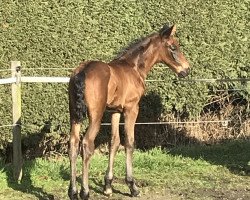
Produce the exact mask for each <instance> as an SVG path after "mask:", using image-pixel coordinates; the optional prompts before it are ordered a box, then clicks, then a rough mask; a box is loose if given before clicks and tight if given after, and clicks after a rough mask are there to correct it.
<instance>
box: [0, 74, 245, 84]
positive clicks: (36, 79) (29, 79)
mask: <svg viewBox="0 0 250 200" xmlns="http://www.w3.org/2000/svg"><path fill="white" fill-rule="evenodd" d="M69 79H70V78H69V77H46V76H21V82H23V83H68V82H69ZM16 81H17V79H16V78H4V79H0V84H10V83H15V82H16ZM165 81H166V80H154V79H147V80H146V82H165ZM171 81H180V82H206V83H214V82H249V81H250V78H235V79H172V80H171Z"/></svg>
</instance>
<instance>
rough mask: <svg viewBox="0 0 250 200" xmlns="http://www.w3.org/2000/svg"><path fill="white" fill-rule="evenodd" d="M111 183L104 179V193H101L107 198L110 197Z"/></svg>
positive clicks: (110, 180) (109, 180)
mask: <svg viewBox="0 0 250 200" xmlns="http://www.w3.org/2000/svg"><path fill="white" fill-rule="evenodd" d="M112 181H113V179H108V178H106V177H104V182H105V185H104V191H103V193H104V194H105V195H107V196H111V195H112V192H113V191H112V186H111V184H112Z"/></svg>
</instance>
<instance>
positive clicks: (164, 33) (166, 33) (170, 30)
mask: <svg viewBox="0 0 250 200" xmlns="http://www.w3.org/2000/svg"><path fill="white" fill-rule="evenodd" d="M175 32H176V25H173V26H171V27H169V26H167V25H165V26H163V28H162V29H161V30H160V35H161V37H162V38H169V37H170V36H173V35H174V34H175Z"/></svg>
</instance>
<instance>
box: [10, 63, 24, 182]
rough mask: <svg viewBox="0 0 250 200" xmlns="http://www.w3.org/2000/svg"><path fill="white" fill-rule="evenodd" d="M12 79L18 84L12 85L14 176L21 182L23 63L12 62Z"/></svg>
mask: <svg viewBox="0 0 250 200" xmlns="http://www.w3.org/2000/svg"><path fill="white" fill-rule="evenodd" d="M11 72H12V77H13V78H16V83H12V110H13V111H12V114H13V130H12V133H13V176H14V179H15V180H17V181H20V180H21V179H22V165H23V158H22V148H21V63H20V61H11Z"/></svg>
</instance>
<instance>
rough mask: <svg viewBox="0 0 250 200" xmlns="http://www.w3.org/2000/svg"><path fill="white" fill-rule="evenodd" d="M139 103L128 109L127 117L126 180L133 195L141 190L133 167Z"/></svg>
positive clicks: (125, 115)
mask: <svg viewBox="0 0 250 200" xmlns="http://www.w3.org/2000/svg"><path fill="white" fill-rule="evenodd" d="M138 111H139V107H138V105H135V106H133V107H132V108H131V109H126V110H125V113H124V117H125V149H126V178H125V181H126V183H127V185H128V187H129V189H130V192H131V196H134V197H135V196H138V195H139V193H140V192H139V190H138V188H137V186H136V185H135V180H134V178H133V169H132V157H133V151H134V128H135V121H136V118H137V115H138Z"/></svg>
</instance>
